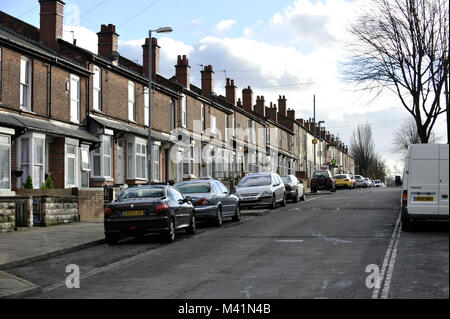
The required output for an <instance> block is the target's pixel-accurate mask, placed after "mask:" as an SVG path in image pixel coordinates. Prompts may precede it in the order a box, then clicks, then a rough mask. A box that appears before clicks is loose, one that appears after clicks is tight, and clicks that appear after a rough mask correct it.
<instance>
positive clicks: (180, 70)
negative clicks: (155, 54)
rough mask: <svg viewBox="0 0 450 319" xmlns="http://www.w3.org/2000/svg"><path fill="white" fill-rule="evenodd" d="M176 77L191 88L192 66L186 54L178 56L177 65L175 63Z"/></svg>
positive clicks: (179, 81)
mask: <svg viewBox="0 0 450 319" xmlns="http://www.w3.org/2000/svg"><path fill="white" fill-rule="evenodd" d="M175 77H176V81H177V82H178V83H180V84H181V85H183V86H185V87H186V88H187V89H188V90H189V89H190V88H191V67H190V66H189V60H188V59H187V58H186V56H185V55H183V57H181V55H179V56H178V60H177V65H175Z"/></svg>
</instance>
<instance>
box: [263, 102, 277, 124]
mask: <svg viewBox="0 0 450 319" xmlns="http://www.w3.org/2000/svg"><path fill="white" fill-rule="evenodd" d="M277 111H278V110H277V105H276V104H274V105H273V107H272V102H270V107H266V117H268V118H269V119H271V120H272V121H274V122H277V121H278V114H277Z"/></svg>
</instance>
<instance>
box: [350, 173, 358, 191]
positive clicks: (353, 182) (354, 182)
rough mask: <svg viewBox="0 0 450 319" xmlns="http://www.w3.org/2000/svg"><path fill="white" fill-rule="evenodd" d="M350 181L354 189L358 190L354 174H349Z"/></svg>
mask: <svg viewBox="0 0 450 319" xmlns="http://www.w3.org/2000/svg"><path fill="white" fill-rule="evenodd" d="M349 176H350V179H351V180H352V188H356V187H357V186H356V179H355V175H353V174H349Z"/></svg>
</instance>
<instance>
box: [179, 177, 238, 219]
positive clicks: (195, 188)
mask: <svg viewBox="0 0 450 319" xmlns="http://www.w3.org/2000/svg"><path fill="white" fill-rule="evenodd" d="M174 187H175V189H177V190H178V191H179V192H180V193H181V194H183V195H184V196H189V197H191V198H192V203H193V204H194V208H195V218H196V219H197V220H213V221H214V223H215V225H216V226H221V225H222V222H223V218H224V217H231V218H232V219H233V220H235V221H239V220H240V219H241V211H240V207H239V198H238V197H237V196H235V195H233V194H231V193H230V192H229V191H228V189H227V188H226V186H225V185H224V184H223V183H222V182H220V181H218V180H214V179H210V180H204V179H201V180H194V181H186V182H180V183H176V184H175V185H174Z"/></svg>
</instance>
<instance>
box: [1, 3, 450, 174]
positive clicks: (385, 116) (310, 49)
mask: <svg viewBox="0 0 450 319" xmlns="http://www.w3.org/2000/svg"><path fill="white" fill-rule="evenodd" d="M65 3H66V5H65V12H64V17H65V18H64V29H65V32H64V38H65V39H66V40H68V41H71V39H72V37H73V36H74V37H75V38H76V39H77V44H78V45H80V46H82V47H84V48H86V49H88V50H91V51H93V52H94V53H96V50H97V35H96V32H98V31H99V30H100V25H101V24H109V23H112V24H115V25H116V31H117V33H118V34H119V35H120V38H119V53H120V54H121V55H123V56H125V57H127V58H129V59H131V60H135V61H137V62H139V63H141V62H142V48H141V45H142V44H143V42H144V38H145V37H146V36H147V34H148V29H149V28H152V29H156V28H158V27H163V26H171V27H172V28H173V30H174V32H172V33H169V34H159V35H157V37H158V43H159V45H160V46H161V61H160V73H161V74H162V75H163V76H166V77H171V76H172V75H173V74H174V72H175V70H174V65H175V63H176V59H177V55H181V54H186V55H187V56H188V58H189V62H190V65H191V82H192V83H193V84H194V85H197V86H200V70H201V65H208V64H211V65H212V66H213V68H214V70H215V91H216V92H217V93H219V94H224V85H225V75H226V76H227V77H230V78H232V79H234V80H235V83H236V85H237V86H238V97H240V94H241V90H242V88H245V87H247V86H251V87H252V89H253V92H254V98H256V96H257V95H263V96H264V97H265V101H266V105H268V104H269V103H270V102H273V103H277V99H278V96H279V95H285V96H286V98H287V100H288V107H289V108H293V109H295V110H296V116H297V118H306V119H308V118H311V117H312V116H313V114H312V113H313V112H312V111H313V95H316V115H317V119H318V120H325V127H326V129H327V130H329V131H331V133H333V134H335V135H338V136H339V137H340V138H341V139H342V140H343V141H344V142H345V143H346V144H347V145H350V137H351V135H352V132H353V130H354V129H355V127H356V126H357V125H358V124H364V123H370V124H372V130H373V137H374V141H375V146H376V149H377V151H378V152H379V153H380V154H381V155H382V156H383V157H384V158H385V159H386V160H387V161H388V163H389V165H390V167H392V169H395V166H396V165H397V166H398V165H400V166H401V165H402V164H401V162H402V158H401V157H402V156H401V155H400V154H396V153H393V152H392V145H391V143H392V138H393V135H394V132H395V130H396V129H397V128H398V127H399V125H400V123H401V122H402V121H403V120H404V119H406V118H408V116H409V114H408V113H407V112H406V110H404V109H403V108H402V106H401V105H400V102H399V99H398V97H396V96H394V95H392V94H391V93H389V92H384V93H383V94H381V95H380V96H379V97H377V98H374V94H372V93H370V92H368V91H367V90H359V88H358V87H356V86H355V85H354V84H350V83H346V82H344V81H343V80H342V75H341V74H340V67H341V66H342V64H341V62H342V61H343V60H344V59H345V57H346V55H347V53H348V52H347V51H346V50H345V49H346V48H345V43H346V41H349V40H351V39H350V38H349V35H348V32H347V28H348V25H349V23H351V21H353V20H354V19H355V17H356V13H355V12H356V10H358V8H359V7H361V6H362V5H364V4H366V3H367V0H353V1H346V0H320V1H316V0H277V1H275V0H240V1H238V0H226V1H218V0H210V1H207V0H192V1H185V0H153V1H152V0H149V1H135V0H134V1H119V0H90V1H88V0H73V1H71V0H67V1H65ZM131 3H132V5H131ZM0 10H2V11H5V12H6V13H8V14H11V15H13V16H15V17H18V18H20V19H22V20H24V21H26V22H28V23H30V24H32V25H35V26H39V5H38V1H37V0H15V1H10V0H7V1H6V0H0ZM69 31H73V33H71V32H69ZM436 134H437V135H438V136H440V137H441V138H442V139H441V142H444V143H445V142H446V122H445V117H442V118H441V120H439V123H438V124H437V126H436Z"/></svg>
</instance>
